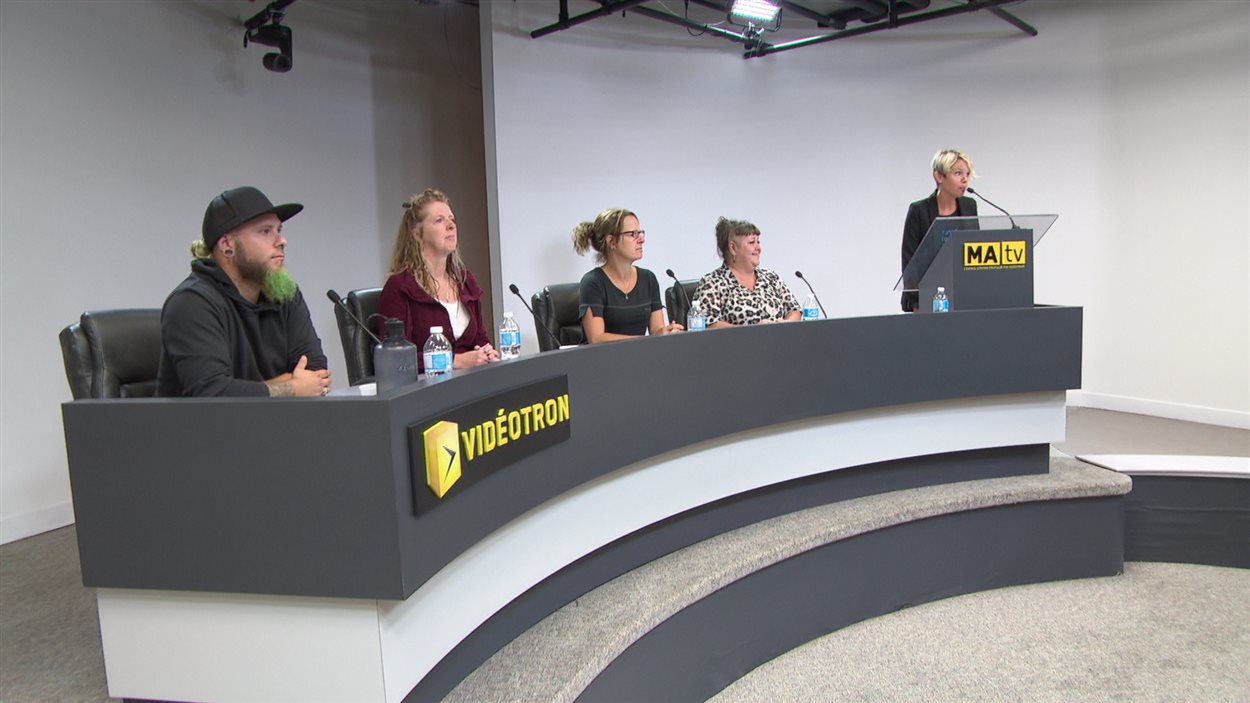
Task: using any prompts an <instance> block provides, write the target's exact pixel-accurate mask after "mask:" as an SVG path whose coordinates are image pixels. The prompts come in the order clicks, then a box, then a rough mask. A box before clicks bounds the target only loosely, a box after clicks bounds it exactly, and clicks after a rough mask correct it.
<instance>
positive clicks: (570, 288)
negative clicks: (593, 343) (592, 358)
mask: <svg viewBox="0 0 1250 703" xmlns="http://www.w3.org/2000/svg"><path fill="white" fill-rule="evenodd" d="M580 297H581V284H580V283H553V284H551V285H549V286H544V287H543V289H542V290H541V291H539V292H537V293H535V294H534V296H533V297H532V298H530V304H531V305H532V306H533V308H534V334H535V335H536V336H537V337H538V349H539V351H551V350H552V349H558V348H560V346H561V345H565V344H581V343H582V342H584V341H586V335H585V333H584V332H582V321H581V318H579V317H578V316H577V303H578V300H579V299H580ZM544 327H545V328H546V329H547V331H546V332H544V331H543V329H542V328H544ZM552 335H555V336H556V337H558V338H559V340H560V343H559V344H556V340H555V339H553V338H552Z"/></svg>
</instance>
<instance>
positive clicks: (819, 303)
mask: <svg viewBox="0 0 1250 703" xmlns="http://www.w3.org/2000/svg"><path fill="white" fill-rule="evenodd" d="M794 275H796V276H798V277H799V280H800V281H802V282H803V285H805V286H807V290H809V291H811V293H812V297H813V298H815V299H816V304H817V305H819V306H820V314H821V315H824V316H825V319H826V320H828V319H829V313H827V312H825V306H824V305H823V304H822V303H821V302H820V296H819V295H816V291H815V290H814V289H813V288H812V284H810V283H808V282H807V279H806V278H803V272H802V271H795V272H794Z"/></svg>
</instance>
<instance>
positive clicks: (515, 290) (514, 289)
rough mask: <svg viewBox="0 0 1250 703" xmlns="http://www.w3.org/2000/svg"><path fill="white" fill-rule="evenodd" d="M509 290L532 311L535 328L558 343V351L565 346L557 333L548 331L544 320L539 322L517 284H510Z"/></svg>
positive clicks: (531, 315)
mask: <svg viewBox="0 0 1250 703" xmlns="http://www.w3.org/2000/svg"><path fill="white" fill-rule="evenodd" d="M508 290H510V291H512V294H513V295H515V296H516V297H517V300H519V301H521V304H522V305H524V306H525V309H526V310H529V311H530V317H532V318H534V323H535V326H536V327H538V329H540V330H542V331H543V332H546V333H547V336H548V337H551V339H552V341H554V342H555V343H556V349H559V348H560V347H562V346H564V345H563V344H560V337H558V336H557V335H556V333H555V332H552V331H551V330H549V329H547V325H545V324H543V322H542V320H539V319H538V316H537V315H535V314H534V308H531V307H530V304H529V303H527V302H525V296H523V295H521V291H520V289H519V288H517V287H516V284H515V283H509V284H508Z"/></svg>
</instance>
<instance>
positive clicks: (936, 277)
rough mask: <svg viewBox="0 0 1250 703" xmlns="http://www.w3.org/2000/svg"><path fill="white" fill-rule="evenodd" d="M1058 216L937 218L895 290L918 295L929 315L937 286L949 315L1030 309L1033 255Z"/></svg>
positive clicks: (923, 310)
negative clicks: (992, 310) (952, 311)
mask: <svg viewBox="0 0 1250 703" xmlns="http://www.w3.org/2000/svg"><path fill="white" fill-rule="evenodd" d="M1057 219H1059V216H1058V215H1014V216H1005V215H987V216H983V217H939V218H937V219H936V220H934V221H933V224H932V225H930V227H929V231H928V232H925V236H924V239H922V240H921V241H920V246H919V247H917V248H916V253H915V254H914V255H913V256H912V258H911V261H909V262H908V263H907V267H906V268H905V269H903V275H902V276H900V277H899V279H898V282H897V283H895V284H894V290H896V291H900V290H908V291H913V290H914V291H919V296H920V300H919V304H918V307H917V311H918V312H924V313H928V312H932V311H933V307H932V305H931V301H932V300H933V296H934V294H935V293H936V292H937V289H938V287H939V286H941V287H943V288H945V289H946V297H947V299H949V300H950V307H951V310H986V309H992V308H1028V307H1033V250H1034V248H1035V247H1036V246H1037V244H1038V243H1039V242H1041V240H1042V237H1043V236H1045V235H1046V232H1047V231H1048V230H1050V227H1051V225H1053V224H1054V223H1055V220H1057Z"/></svg>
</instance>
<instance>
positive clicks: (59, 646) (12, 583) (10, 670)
mask: <svg viewBox="0 0 1250 703" xmlns="http://www.w3.org/2000/svg"><path fill="white" fill-rule="evenodd" d="M108 700H112V699H110V698H109V697H108V693H107V691H106V688H105V683H104V655H103V653H102V652H101V650H100V621H99V618H98V616H97V615H96V609H95V592H94V591H92V590H91V589H87V588H83V585H82V572H81V571H80V570H79V567H78V539H77V535H76V534H75V533H74V528H73V526H70V527H63V528H61V529H59V530H53V531H51V532H45V533H44V534H41V535H36V536H34V537H31V538H28V539H24V540H19V541H17V542H12V543H9V544H6V545H4V546H3V547H0V701H6V702H7V703H25V702H26V701H32V702H33V701H58V702H60V703H94V702H95V701H108Z"/></svg>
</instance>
